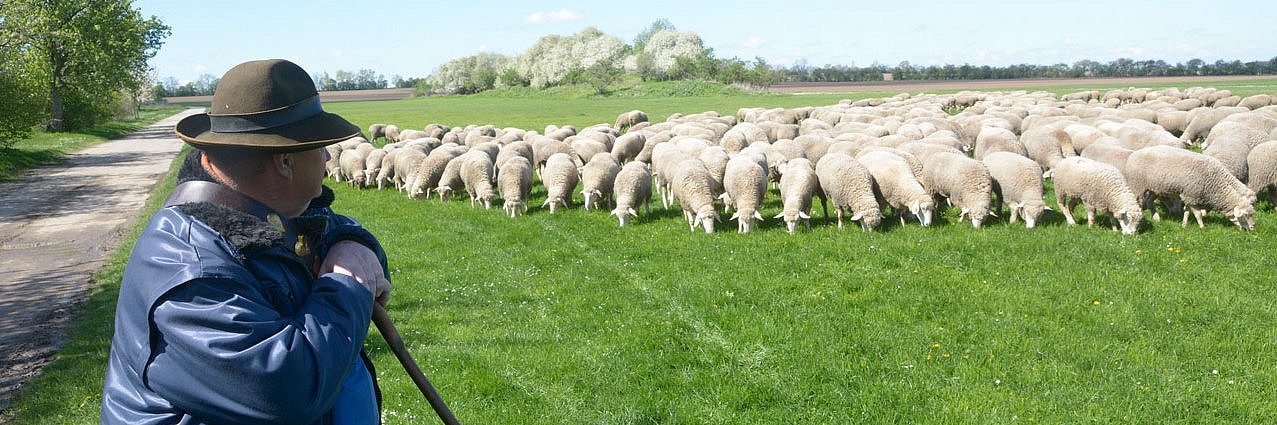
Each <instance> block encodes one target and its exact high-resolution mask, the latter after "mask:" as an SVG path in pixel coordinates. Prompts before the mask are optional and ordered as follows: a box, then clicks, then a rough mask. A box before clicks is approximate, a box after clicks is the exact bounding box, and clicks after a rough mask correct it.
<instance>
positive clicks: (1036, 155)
mask: <svg viewBox="0 0 1277 425" xmlns="http://www.w3.org/2000/svg"><path fill="white" fill-rule="evenodd" d="M1020 143H1023V144H1024V150H1025V152H1027V153H1028V157H1029V158H1030V159H1032V160H1033V161H1035V162H1037V163H1038V165H1039V166H1041V167H1042V170H1043V171H1045V172H1046V174H1045V176H1046V177H1050V173H1051V169H1052V168H1054V167H1055V163H1057V162H1060V160H1061V159H1064V157H1067V156H1076V155H1077V153H1076V151H1074V150H1073V146H1072V143H1073V141H1072V139H1071V138H1070V137H1069V133H1067V132H1065V131H1064V130H1062V129H1059V128H1055V127H1051V126H1047V127H1038V128H1034V129H1032V130H1028V131H1025V132H1024V134H1023V135H1021V136H1020Z"/></svg>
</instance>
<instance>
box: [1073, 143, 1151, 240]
mask: <svg viewBox="0 0 1277 425" xmlns="http://www.w3.org/2000/svg"><path fill="white" fill-rule="evenodd" d="M1052 181H1053V182H1054V183H1055V202H1056V205H1058V206H1059V208H1060V212H1062V213H1064V218H1065V220H1067V221H1068V223H1069V225H1070V226H1076V225H1077V220H1075V219H1074V218H1073V207H1075V206H1077V203H1078V201H1081V202H1082V204H1083V206H1084V207H1085V208H1086V225H1087V227H1091V226H1093V225H1094V224H1095V215H1096V213H1098V212H1109V213H1111V214H1112V217H1113V220H1112V221H1113V222H1115V223H1116V225H1115V226H1113V227H1114V229H1115V230H1116V229H1117V228H1118V227H1120V228H1121V230H1122V234H1123V235H1132V234H1135V231H1136V230H1137V229H1138V228H1139V224H1140V221H1142V220H1143V219H1144V211H1143V210H1141V209H1140V205H1139V203H1138V202H1136V201H1135V194H1134V193H1133V192H1132V191H1131V188H1130V187H1128V186H1127V185H1126V180H1125V179H1124V178H1123V177H1122V173H1121V172H1119V171H1118V170H1117V168H1113V166H1111V165H1108V164H1105V163H1102V162H1098V161H1095V160H1091V159H1087V158H1083V157H1080V156H1075V157H1070V158H1065V159H1063V160H1061V161H1060V162H1059V163H1058V164H1056V168H1055V173H1053V177H1052Z"/></svg>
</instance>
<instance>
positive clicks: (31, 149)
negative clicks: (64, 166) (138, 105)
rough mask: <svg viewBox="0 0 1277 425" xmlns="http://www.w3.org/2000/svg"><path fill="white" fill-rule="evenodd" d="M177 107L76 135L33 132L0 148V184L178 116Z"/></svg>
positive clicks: (71, 133) (156, 110)
mask: <svg viewBox="0 0 1277 425" xmlns="http://www.w3.org/2000/svg"><path fill="white" fill-rule="evenodd" d="M179 111H181V108H174V107H169V108H158V109H143V110H141V111H140V112H139V113H138V117H137V118H136V119H130V120H122V121H111V122H107V123H104V124H101V125H98V126H96V127H93V128H90V129H88V130H83V131H79V132H61V133H49V132H43V131H37V132H35V133H33V134H32V135H31V137H29V138H27V139H25V140H19V141H18V142H17V143H14V145H13V146H12V147H9V148H4V149H0V181H6V180H12V179H15V178H17V177H18V176H20V175H22V172H23V171H26V170H28V169H31V168H35V167H38V166H41V165H48V164H56V163H58V162H59V161H61V160H62V157H63V156H65V155H66V154H68V153H71V152H75V151H78V150H80V149H84V148H86V147H89V146H91V145H94V144H97V143H101V142H104V141H106V140H109V139H114V138H117V137H120V136H123V135H125V134H129V133H132V132H134V131H137V130H139V129H141V128H143V127H146V126H148V125H151V124H152V123H155V122H156V121H159V120H161V119H164V118H168V117H169V116H171V115H173V114H176V113H178V112H179Z"/></svg>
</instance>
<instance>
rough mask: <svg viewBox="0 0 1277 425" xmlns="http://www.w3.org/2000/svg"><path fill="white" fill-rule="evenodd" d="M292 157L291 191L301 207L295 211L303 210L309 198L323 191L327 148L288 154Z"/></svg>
mask: <svg viewBox="0 0 1277 425" xmlns="http://www.w3.org/2000/svg"><path fill="white" fill-rule="evenodd" d="M289 155H290V156H291V157H292V167H293V179H292V182H291V184H292V190H291V191H290V192H291V193H295V194H296V196H297V198H296V202H297V204H298V205H301V206H302V207H301V209H300V210H299V211H297V213H298V214H300V213H301V211H305V209H306V206H307V205H308V204H309V203H310V200H311V199H314V198H315V197H316V196H319V194H320V193H323V186H324V174H325V169H324V163H325V162H326V161H328V150H326V149H324V148H319V149H311V150H308V151H302V152H297V153H292V154H289Z"/></svg>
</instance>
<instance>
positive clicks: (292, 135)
mask: <svg viewBox="0 0 1277 425" xmlns="http://www.w3.org/2000/svg"><path fill="white" fill-rule="evenodd" d="M210 127H211V125H210V124H209V118H208V114H197V115H191V116H189V117H186V118H183V119H182V120H181V121H178V123H177V126H176V127H175V128H174V130H175V131H176V132H177V137H178V138H181V139H182V141H184V142H186V143H189V144H190V145H191V146H194V147H196V148H201V149H206V148H238V149H250V150H259V151H269V152H279V153H286V152H300V151H305V150H311V149H315V148H320V147H324V146H328V145H331V144H333V143H337V142H340V141H343V140H346V139H350V138H352V137H355V136H358V135H360V131H359V127H358V126H355V125H354V124H351V123H350V122H349V121H346V119H345V118H342V117H340V116H338V115H335V114H330V113H327V112H321V113H319V114H316V115H315V116H313V117H310V118H307V119H304V120H301V121H298V122H295V123H292V124H288V125H285V126H280V127H275V128H270V129H266V130H262V131H255V132H249V133H218V132H214V131H212V130H211V129H210Z"/></svg>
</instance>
